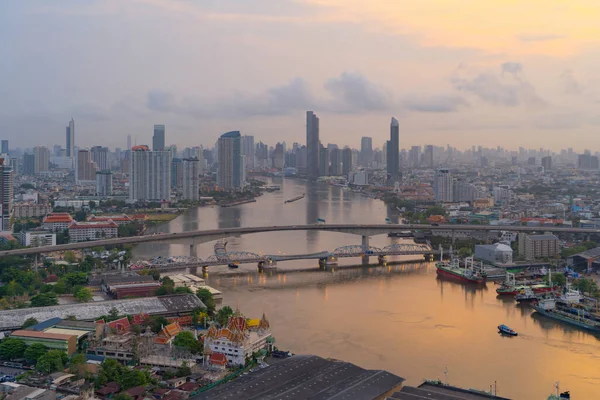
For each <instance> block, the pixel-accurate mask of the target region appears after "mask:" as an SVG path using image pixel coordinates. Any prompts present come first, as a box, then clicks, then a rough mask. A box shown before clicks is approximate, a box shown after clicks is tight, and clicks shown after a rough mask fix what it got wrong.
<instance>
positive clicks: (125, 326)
mask: <svg viewBox="0 0 600 400" xmlns="http://www.w3.org/2000/svg"><path fill="white" fill-rule="evenodd" d="M108 326H109V327H110V328H112V329H116V330H117V332H118V333H125V332H129V330H130V329H131V324H130V323H129V320H128V319H127V317H123V318H121V319H117V320H115V321H112V322H109V323H108Z"/></svg>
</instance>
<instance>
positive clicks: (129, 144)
mask: <svg viewBox="0 0 600 400" xmlns="http://www.w3.org/2000/svg"><path fill="white" fill-rule="evenodd" d="M127 150H131V135H127Z"/></svg>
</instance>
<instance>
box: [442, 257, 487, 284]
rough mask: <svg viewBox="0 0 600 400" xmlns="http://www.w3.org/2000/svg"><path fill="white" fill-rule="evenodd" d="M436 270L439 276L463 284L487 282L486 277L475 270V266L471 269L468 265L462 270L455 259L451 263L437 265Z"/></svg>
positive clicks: (471, 266)
mask: <svg viewBox="0 0 600 400" xmlns="http://www.w3.org/2000/svg"><path fill="white" fill-rule="evenodd" d="M435 268H436V272H437V274H438V275H439V276H442V277H446V278H451V279H455V280H458V281H461V282H468V283H477V284H484V283H485V280H486V277H485V275H483V274H481V273H479V272H477V271H475V270H474V268H473V264H471V265H470V267H469V264H467V265H465V268H462V267H461V266H460V263H459V261H458V260H457V259H453V260H452V261H451V262H443V261H440V262H438V263H437V264H436V265H435Z"/></svg>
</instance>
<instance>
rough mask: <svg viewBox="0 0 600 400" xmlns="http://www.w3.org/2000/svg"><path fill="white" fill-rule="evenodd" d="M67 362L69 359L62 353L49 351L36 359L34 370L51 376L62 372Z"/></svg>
mask: <svg viewBox="0 0 600 400" xmlns="http://www.w3.org/2000/svg"><path fill="white" fill-rule="evenodd" d="M67 361H69V357H68V356H67V353H65V352H64V351H60V350H50V351H48V352H47V353H46V354H44V355H43V356H41V357H40V358H39V359H38V362H37V364H36V365H35V369H37V370H38V371H40V372H42V373H45V374H51V373H53V372H56V371H60V370H63V369H64V368H65V364H66V363H67Z"/></svg>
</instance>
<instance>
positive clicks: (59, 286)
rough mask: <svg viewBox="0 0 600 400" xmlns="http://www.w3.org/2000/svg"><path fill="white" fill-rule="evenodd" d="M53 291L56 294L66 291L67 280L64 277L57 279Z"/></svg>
mask: <svg viewBox="0 0 600 400" xmlns="http://www.w3.org/2000/svg"><path fill="white" fill-rule="evenodd" d="M53 291H54V293H56V294H65V293H67V282H65V281H64V279H59V280H58V282H56V284H55V285H54V287H53Z"/></svg>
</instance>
